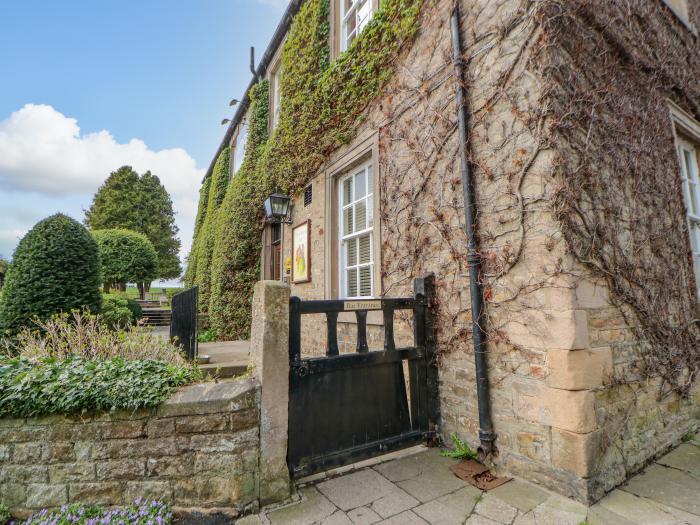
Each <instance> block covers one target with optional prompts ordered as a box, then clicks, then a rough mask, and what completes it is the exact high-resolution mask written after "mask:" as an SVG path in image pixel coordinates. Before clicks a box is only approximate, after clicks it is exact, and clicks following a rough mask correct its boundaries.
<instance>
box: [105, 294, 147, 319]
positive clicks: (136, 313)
mask: <svg viewBox="0 0 700 525" xmlns="http://www.w3.org/2000/svg"><path fill="white" fill-rule="evenodd" d="M112 298H114V299H122V300H124V301H126V307H127V308H128V309H129V312H131V323H132V324H136V323H138V321H139V319H141V318H142V317H143V308H141V305H140V304H139V303H138V301H136V300H135V299H132V298H131V297H129V295H128V294H127V293H125V292H110V293H106V294H102V303H103V305H102V312H103V314H102V315H103V317H104V310H105V307H104V302H105V301H107V300H111V299H112Z"/></svg>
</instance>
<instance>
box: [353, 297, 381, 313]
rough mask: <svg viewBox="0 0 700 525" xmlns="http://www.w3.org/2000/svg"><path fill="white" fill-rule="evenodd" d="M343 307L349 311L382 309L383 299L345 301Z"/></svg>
mask: <svg viewBox="0 0 700 525" xmlns="http://www.w3.org/2000/svg"><path fill="white" fill-rule="evenodd" d="M343 308H344V309H345V310H349V311H355V310H381V309H382V301H381V299H377V300H374V301H345V303H344V305H343Z"/></svg>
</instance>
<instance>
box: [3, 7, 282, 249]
mask: <svg viewBox="0 0 700 525" xmlns="http://www.w3.org/2000/svg"><path fill="white" fill-rule="evenodd" d="M285 5H286V0H198V1H195V0H190V1H186V0H148V1H144V0H112V1H99V2H95V1H94V0H92V1H83V0H66V1H62V2H55V1H50V0H44V1H32V0H23V1H21V2H13V1H9V0H8V1H3V2H1V3H0V71H1V72H2V74H1V75H0V77H1V78H2V80H1V81H0V254H2V255H4V256H5V257H9V256H10V255H11V254H12V251H13V250H14V248H15V246H16V244H17V241H18V239H19V237H20V236H21V235H23V234H24V233H25V232H26V231H27V230H28V229H29V228H30V227H31V226H32V225H33V224H34V223H35V222H37V221H38V220H40V219H41V218H43V217H45V216H47V215H49V214H51V213H54V212H57V211H62V212H64V213H67V214H69V215H71V216H73V217H74V218H76V219H78V220H82V218H83V210H84V209H85V208H87V207H88V206H89V204H90V201H91V197H92V194H93V193H94V191H95V190H96V189H97V187H98V186H99V185H100V184H101V183H102V182H103V181H104V179H105V178H106V177H107V176H108V174H109V171H111V170H114V169H116V168H118V167H119V166H120V165H121V164H124V163H131V164H133V165H134V167H135V168H136V169H137V170H138V171H140V172H141V171H145V170H146V169H151V170H152V171H153V172H154V173H156V174H157V175H159V176H160V177H161V179H162V180H163V182H164V184H165V186H166V188H167V189H168V190H169V191H170V192H171V195H172V197H173V201H174V203H175V208H176V211H177V217H176V220H177V222H178V226H179V227H180V230H181V240H182V243H183V254H185V253H187V251H188V250H189V244H190V241H191V234H192V221H193V216H194V213H195V212H196V201H197V190H198V188H199V182H200V180H201V176H202V175H203V173H204V171H205V169H206V167H207V166H208V165H209V162H210V161H211V157H212V156H213V154H214V152H215V150H216V148H217V146H218V144H219V142H220V140H221V137H222V136H223V133H224V128H223V127H222V126H221V125H220V122H221V119H222V118H224V117H230V116H231V115H232V113H233V110H232V109H231V108H229V107H228V101H229V100H230V99H231V98H234V97H235V98H240V96H241V94H242V92H243V90H244V89H245V87H246V86H247V85H248V82H249V81H250V72H249V70H248V61H249V58H248V53H249V47H250V46H251V45H253V46H255V47H256V54H257V57H260V56H262V53H263V51H264V49H265V47H266V46H267V43H268V41H269V39H270V37H271V35H272V32H273V31H274V28H275V27H276V25H277V23H278V22H279V19H280V17H281V15H282V12H283V10H284V6H285Z"/></svg>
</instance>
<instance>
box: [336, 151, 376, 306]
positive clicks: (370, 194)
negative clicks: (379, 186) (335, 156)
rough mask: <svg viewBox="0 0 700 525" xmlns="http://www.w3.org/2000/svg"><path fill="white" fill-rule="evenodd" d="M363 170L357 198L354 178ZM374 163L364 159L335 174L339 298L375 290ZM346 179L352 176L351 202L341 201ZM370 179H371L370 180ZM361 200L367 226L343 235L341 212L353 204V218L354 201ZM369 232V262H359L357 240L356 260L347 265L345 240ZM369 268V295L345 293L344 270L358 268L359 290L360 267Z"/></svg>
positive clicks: (373, 292) (363, 296)
mask: <svg viewBox="0 0 700 525" xmlns="http://www.w3.org/2000/svg"><path fill="white" fill-rule="evenodd" d="M360 173H363V176H364V179H365V188H366V191H365V195H364V196H362V197H360V198H359V199H358V198H356V196H355V182H354V178H355V176H356V175H358V174H360ZM374 177H375V173H374V166H373V164H372V162H371V160H370V161H369V162H366V163H363V164H361V165H359V166H357V167H355V168H353V169H352V170H350V171H349V172H347V173H346V174H344V175H343V176H341V177H339V178H338V185H337V188H338V280H339V296H340V298H341V299H372V298H374V297H375V290H376V283H375V275H374V273H375V272H374V265H375V253H374V233H375V232H374V226H375V217H374ZM348 179H353V182H352V195H351V202H349V203H347V204H346V203H344V202H343V186H344V184H345V181H346V180H348ZM370 179H371V181H370ZM370 182H371V183H370ZM362 201H364V202H365V211H366V214H367V215H366V217H367V223H368V226H367V227H366V228H365V229H363V230H360V231H354V232H352V233H350V234H347V235H345V234H344V232H345V222H344V217H343V215H344V214H343V212H344V210H345V209H347V208H350V207H352V208H353V221H355V213H354V209H356V207H357V204H358V203H360V202H362ZM367 235H368V236H369V262H368V263H360V257H359V242H358V243H357V250H358V255H357V260H356V264H354V265H352V266H348V265H347V264H346V262H347V253H346V249H347V244H348V241H350V240H352V239H359V238H360V237H364V236H367ZM365 267H368V268H369V275H370V295H354V296H352V295H349V294H348V293H347V270H349V269H354V270H356V271H357V292H358V294H359V292H360V268H365Z"/></svg>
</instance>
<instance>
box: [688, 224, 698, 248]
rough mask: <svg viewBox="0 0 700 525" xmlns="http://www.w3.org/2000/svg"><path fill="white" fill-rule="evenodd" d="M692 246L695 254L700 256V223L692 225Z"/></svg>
mask: <svg viewBox="0 0 700 525" xmlns="http://www.w3.org/2000/svg"><path fill="white" fill-rule="evenodd" d="M690 244H691V245H692V248H693V253H695V254H700V223H698V222H691V223H690Z"/></svg>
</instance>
